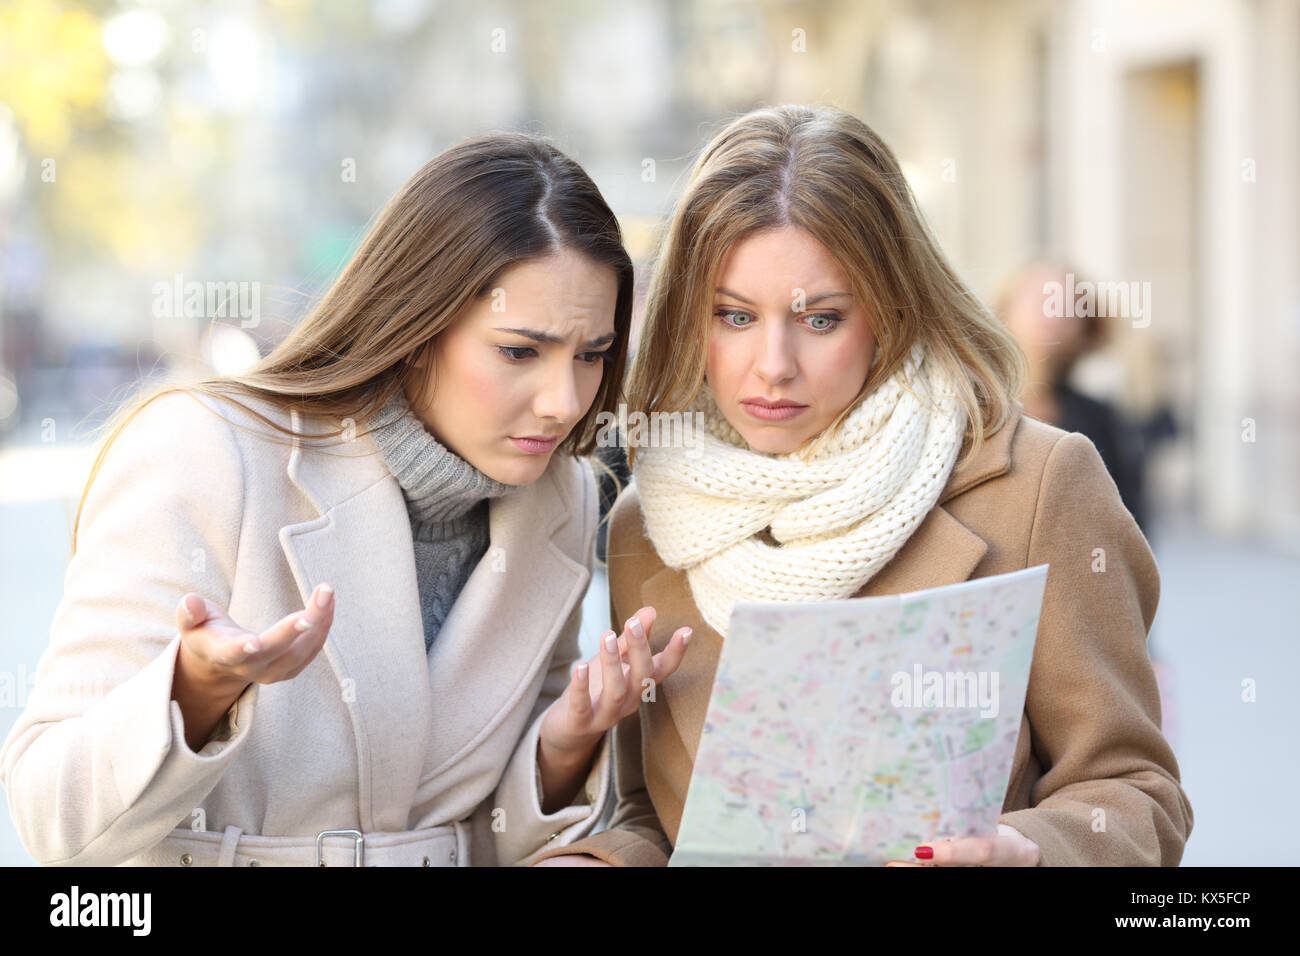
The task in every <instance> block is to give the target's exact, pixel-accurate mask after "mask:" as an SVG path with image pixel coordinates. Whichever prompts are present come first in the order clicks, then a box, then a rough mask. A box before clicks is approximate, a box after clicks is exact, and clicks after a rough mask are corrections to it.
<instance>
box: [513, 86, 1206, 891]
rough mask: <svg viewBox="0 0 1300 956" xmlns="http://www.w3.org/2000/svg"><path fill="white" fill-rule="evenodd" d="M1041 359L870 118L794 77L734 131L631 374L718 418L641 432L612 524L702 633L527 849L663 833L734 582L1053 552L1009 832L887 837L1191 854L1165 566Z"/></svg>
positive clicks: (800, 589) (644, 588)
mask: <svg viewBox="0 0 1300 956" xmlns="http://www.w3.org/2000/svg"><path fill="white" fill-rule="evenodd" d="M684 343H695V345H696V347H694V348H687V347H683V345H684ZM1023 377H1024V359H1023V355H1022V354H1021V351H1020V348H1019V346H1018V345H1017V344H1016V343H1015V341H1014V339H1012V338H1011V336H1010V335H1009V333H1008V332H1007V331H1006V330H1005V329H1004V328H1003V327H1001V325H1000V324H999V323H998V322H997V320H996V319H995V318H994V317H993V316H992V315H991V313H989V312H988V310H987V309H985V308H984V307H983V306H982V305H981V304H980V303H979V302H978V300H977V299H976V298H975V297H974V296H973V295H972V294H971V293H970V292H969V290H967V288H966V287H965V285H964V284H963V283H962V281H961V279H960V278H959V277H958V276H957V275H956V273H955V272H954V271H953V270H952V269H951V267H950V266H948V264H947V263H946V261H945V259H944V256H943V253H942V251H941V250H940V249H939V247H938V244H937V243H936V242H935V240H934V238H933V236H932V235H931V234H930V232H929V230H928V229H927V227H926V225H925V223H924V219H923V217H922V216H921V213H920V211H919V210H918V208H917V207H916V204H915V201H914V199H913V197H912V195H911V192H910V190H909V189H908V187H907V183H906V179H905V178H904V176H903V174H902V172H901V170H900V169H899V167H898V163H897V161H896V160H895V158H894V156H893V154H892V153H891V152H890V150H889V148H888V146H886V145H885V143H883V142H882V141H881V140H880V139H879V137H877V136H876V135H875V133H874V132H872V131H871V130H870V129H869V128H868V127H867V126H866V125H865V124H863V123H862V122H861V121H860V120H857V119H856V118H854V117H852V116H850V115H848V114H847V113H844V112H843V111H840V110H834V109H811V108H806V107H795V106H787V107H780V108H774V109H763V110H757V111H755V112H753V113H750V114H747V115H745V116H742V117H739V118H738V119H736V120H735V121H733V122H732V123H731V124H729V125H728V127H727V128H726V129H724V130H723V131H722V132H721V133H719V134H718V136H717V137H716V138H715V139H714V140H713V141H712V142H711V143H710V144H709V145H708V146H707V147H706V148H705V150H704V151H703V154H702V155H701V157H700V159H699V161H698V163H697V164H696V166H695V169H694V170H693V172H692V175H691V178H690V181H689V183H688V185H687V188H686V193H685V195H684V196H683V197H682V199H681V200H680V201H679V203H678V206H677V210H676V212H675V213H674V216H673V218H672V220H671V222H670V223H669V226H668V229H667V230H666V237H665V245H664V248H663V251H662V258H661V261H660V262H659V263H657V264H656V267H655V275H654V278H653V279H652V281H651V287H650V293H649V297H648V300H647V305H646V318H645V323H644V331H643V332H642V336H641V340H640V343H639V346H638V349H637V355H636V359H635V362H634V364H633V368H632V373H631V385H630V388H629V393H630V394H629V404H630V406H631V407H632V408H633V409H636V410H637V411H638V412H642V413H645V414H646V415H653V414H654V413H655V412H659V411H677V410H680V409H683V408H685V409H687V410H688V413H689V412H696V413H698V414H699V415H700V416H702V420H703V428H702V429H701V430H700V435H699V436H698V439H699V440H698V441H697V442H695V443H694V447H688V446H686V444H685V443H683V444H682V446H680V447H671V446H654V445H652V446H650V447H635V446H634V447H632V448H631V450H630V455H629V457H630V459H631V465H632V473H633V479H634V480H633V483H632V484H631V485H630V486H629V487H628V488H627V489H626V490H625V491H624V492H623V494H622V495H621V496H620V498H619V500H618V503H617V504H616V506H615V508H614V511H613V513H612V516H611V519H610V533H609V547H608V554H609V569H610V594H611V613H612V614H614V615H615V617H614V619H615V620H617V615H619V614H630V613H631V612H632V610H633V608H635V607H637V606H640V605H641V604H642V603H646V602H649V603H653V604H654V606H655V607H656V609H657V611H658V615H659V620H661V621H662V622H663V623H664V624H665V625H667V626H669V627H678V626H682V625H689V626H691V627H693V628H695V629H696V631H697V636H696V638H695V641H696V643H695V644H694V645H692V652H691V654H690V656H689V657H688V658H687V659H686V661H685V662H684V664H683V666H682V668H681V670H680V671H679V672H678V673H677V674H676V675H674V677H673V679H672V681H670V682H669V684H668V685H667V686H666V687H665V688H664V689H663V692H662V693H660V694H658V695H657V696H656V699H655V700H653V701H651V702H646V703H642V704H641V707H640V713H639V715H638V716H634V717H629V718H627V719H626V720H624V721H622V722H621V723H620V724H619V725H618V726H617V728H616V729H615V733H614V739H615V750H616V760H615V765H616V766H615V780H616V792H617V808H616V810H615V813H614V817H613V822H612V825H611V827H610V828H609V829H608V830H606V831H603V832H601V833H597V834H594V835H592V836H589V837H585V838H584V839H582V840H579V841H576V842H575V843H573V844H571V845H569V846H568V847H564V848H550V849H548V850H547V851H545V852H544V853H543V854H542V856H541V857H539V858H538V860H537V861H535V862H538V863H540V862H542V861H543V860H544V861H545V862H546V863H551V862H552V861H553V860H572V859H573V858H574V857H575V856H577V855H579V854H582V855H587V856H589V857H595V858H598V859H600V860H601V861H603V862H605V863H608V864H612V865H663V864H665V863H666V862H667V860H668V857H669V856H670V855H671V854H672V852H673V847H674V845H675V844H676V842H677V839H678V835H679V834H678V828H679V825H680V823H681V818H682V809H683V805H684V802H685V800H686V794H687V791H688V789H689V787H690V780H691V774H692V768H693V765H694V762H695V757H696V753H697V750H698V747H699V741H700V737H701V734H702V733H703V732H704V731H705V719H706V715H707V710H708V705H709V699H710V692H711V690H712V688H713V682H714V675H715V671H716V668H717V664H718V659H719V655H720V653H721V648H722V645H723V643H724V641H725V640H726V631H727V628H728V624H729V616H730V611H731V608H732V607H734V605H735V604H736V603H737V602H739V601H816V600H837V599H847V598H855V597H871V596H879V595H886V594H899V593H903V592H907V591H914V590H920V589H924V588H932V587H939V586H941V585H947V584H955V583H958V582H961V581H965V580H968V579H970V578H978V577H983V576H986V575H993V574H1001V573H1004V572H1009V571H1015V570H1019V569H1022V568H1026V567H1032V566H1036V565H1040V564H1047V565H1048V576H1047V584H1046V591H1045V594H1044V599H1043V607H1042V614H1041V616H1040V619H1039V626H1038V635H1037V641H1036V644H1035V647H1034V655H1033V662H1032V667H1031V671H1030V676H1029V684H1028V691H1027V696H1026V701H1025V709H1024V713H1023V714H1022V716H1021V721H1020V735H1019V739H1018V741H1017V746H1016V750H1015V754H1014V757H1013V761H1012V767H1011V773H1010V778H1009V782H1008V786H1007V791H1006V794H1005V798H1004V801H1003V805H1002V809H1003V813H1002V814H1001V815H1000V816H999V818H998V827H997V832H996V833H990V834H988V835H986V836H977V837H962V838H952V835H951V834H943V833H940V834H936V835H935V836H934V838H933V839H931V840H930V842H928V843H923V844H921V845H919V846H917V847H916V850H915V857H914V858H913V859H909V860H898V861H891V862H893V863H894V864H896V865H897V864H901V865H962V864H979V865H989V866H994V865H997V866H1035V865H1038V866H1060V865H1165V866H1172V865H1176V864H1177V863H1178V861H1179V859H1180V858H1181V856H1182V852H1183V846H1184V843H1185V842H1186V840H1187V836H1188V834H1189V832H1190V831H1191V827H1192V810H1191V805H1190V803H1189V801H1188V799H1187V795H1186V794H1185V793H1184V792H1183V790H1182V787H1181V786H1180V783H1179V774H1178V763H1177V761H1176V760H1175V758H1174V754H1173V751H1172V750H1171V748H1170V746H1169V744H1168V742H1167V741H1166V740H1165V738H1164V737H1163V735H1162V734H1161V732H1160V698H1159V694H1158V691H1157V688H1156V681H1155V677H1154V674H1153V672H1152V669H1151V663H1150V660H1149V659H1148V657H1147V648H1146V636H1147V631H1148V629H1149V628H1150V626H1151V622H1152V619H1153V618H1154V616H1155V612H1156V604H1157V602H1158V600H1159V595H1160V578H1159V572H1158V570H1157V568H1156V564H1155V560H1154V559H1153V557H1152V555H1151V551H1150V548H1149V547H1148V546H1147V542H1146V540H1145V539H1144V538H1143V536H1142V533H1141V531H1140V530H1139V529H1138V527H1137V525H1136V523H1135V522H1134V520H1133V518H1132V516H1131V515H1130V514H1129V512H1128V511H1127V510H1126V509H1125V508H1124V505H1123V503H1122V501H1121V500H1120V498H1119V495H1118V492H1117V491H1116V489H1115V484H1114V482H1113V481H1112V480H1111V479H1110V477H1109V476H1108V475H1107V473H1106V469H1105V467H1104V465H1103V464H1102V462H1101V458H1100V456H1099V455H1098V454H1097V450H1096V449H1095V448H1094V447H1093V445H1092V443H1091V442H1089V441H1088V439H1087V438H1085V437H1083V436H1081V435H1077V434H1069V433H1066V432H1063V431H1061V430H1060V429H1057V428H1053V427H1051V426H1049V425H1047V424H1044V423H1043V422H1040V421H1037V420H1035V419H1033V418H1031V417H1029V416H1026V415H1024V414H1023V411H1024V410H1023V407H1022V406H1021V405H1020V403H1019V402H1018V401H1017V400H1016V396H1017V395H1018V394H1019V391H1020V386H1021V383H1022V382H1023ZM782 403H784V404H785V405H786V406H787V407H786V408H785V409H781V408H780V407H779V406H780V405H781V404H782Z"/></svg>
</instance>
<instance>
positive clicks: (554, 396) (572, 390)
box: [533, 363, 586, 426]
mask: <svg viewBox="0 0 1300 956" xmlns="http://www.w3.org/2000/svg"><path fill="white" fill-rule="evenodd" d="M566 364H568V363H566ZM584 411H586V409H584V408H583V407H582V399H581V397H580V396H579V395H578V383H577V380H576V377H575V376H574V374H573V370H572V369H570V368H565V369H552V370H551V371H550V372H548V374H547V377H546V381H545V383H544V384H543V386H542V388H541V390H540V391H539V392H538V393H537V396H536V398H535V399H534V401H533V412H534V414H536V415H537V417H538V418H549V419H553V420H554V421H556V422H557V423H559V424H561V425H565V426H570V425H572V424H573V423H574V422H576V421H577V420H578V418H579V417H581V415H582V413H583V412H584Z"/></svg>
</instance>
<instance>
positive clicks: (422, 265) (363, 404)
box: [72, 133, 633, 554]
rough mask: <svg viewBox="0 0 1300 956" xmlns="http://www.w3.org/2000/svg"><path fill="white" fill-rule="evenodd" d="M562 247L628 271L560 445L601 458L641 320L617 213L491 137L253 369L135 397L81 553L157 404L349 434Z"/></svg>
mask: <svg viewBox="0 0 1300 956" xmlns="http://www.w3.org/2000/svg"><path fill="white" fill-rule="evenodd" d="M562 247H563V248H569V249H573V250H575V251H577V252H580V253H582V254H584V255H585V256H587V257H588V258H590V259H591V260H592V261H594V262H596V263H598V264H601V265H607V266H609V267H611V268H612V269H613V270H614V271H615V273H616V275H617V277H618V296H617V299H616V305H615V310H614V328H615V339H614V343H613V345H612V346H611V347H610V360H609V363H608V364H607V365H606V366H605V375H604V378H603V379H602V381H601V383H600V389H599V390H598V391H597V393H596V397H595V399H594V401H593V402H592V406H591V408H590V409H589V410H588V412H587V414H586V416H584V417H583V419H582V420H581V421H579V422H578V423H577V424H576V425H575V426H574V428H573V429H572V431H571V432H570V433H569V435H568V436H566V438H565V440H564V441H563V442H562V443H561V444H560V445H559V446H558V447H557V449H556V453H557V454H558V453H560V452H561V451H563V452H564V453H567V454H572V455H575V456H586V455H590V454H591V451H592V450H593V449H594V447H595V444H596V435H597V417H598V416H599V415H600V413H601V412H613V411H614V410H615V408H616V403H617V402H618V400H619V397H620V390H621V386H622V382H623V373H624V366H625V363H626V358H627V342H628V337H629V335H630V332H631V324H632V301H633V276H632V261H631V259H630V258H629V257H628V254H627V252H626V251H625V250H624V248H623V243H622V234H621V232H620V229H619V225H618V221H617V219H616V218H615V217H614V213H613V212H612V211H611V210H610V208H609V206H608V205H607V204H606V203H605V201H604V199H603V198H602V197H601V195H600V191H599V190H598V189H597V188H596V185H595V184H594V183H593V182H592V181H591V178H590V177H589V176H588V175H587V174H586V173H585V172H584V171H583V170H582V168H581V167H580V166H578V164H577V163H575V162H574V161H573V160H572V159H570V158H569V157H567V156H565V155H564V154H563V153H561V152H560V151H559V150H558V149H556V148H555V147H554V146H552V145H551V144H550V143H548V142H546V141H545V140H542V139H539V138H537V137H533V136H528V135H525V134H522V133H493V134H488V135H485V136H479V137H475V138H473V139H469V140H466V141H464V142H462V143H460V144H458V145H456V146H453V147H451V148H450V149H448V150H446V151H444V152H442V153H440V154H439V155H438V156H436V157H435V158H434V159H432V160H431V161H430V162H428V163H427V164H426V165H425V166H424V167H423V168H421V169H420V170H419V171H418V172H416V174H415V175H414V176H412V177H411V178H410V180H408V181H407V183H406V184H405V185H404V186H402V188H401V189H400V190H398V192H397V194H396V195H395V196H393V198H392V199H391V200H389V202H388V203H387V204H386V205H385V206H384V208H383V209H382V210H380V212H379V213H378V214H377V215H376V217H375V218H374V220H373V222H372V224H371V225H370V227H369V229H368V230H367V232H366V235H365V237H364V238H363V239H362V241H361V245H360V247H359V248H358V249H357V251H356V254H355V255H353V257H352V258H351V260H350V261H349V262H348V263H347V265H346V266H345V267H344V269H343V271H342V272H341V273H340V274H339V276H338V277H337V279H336V280H335V281H334V282H333V284H332V285H331V286H330V288H329V289H328V291H327V292H326V293H325V294H324V295H323V296H322V297H321V299H320V301H319V302H318V303H317V304H316V305H315V307H314V308H312V310H311V311H310V312H309V313H308V314H307V316H306V317H305V318H303V319H302V321H301V322H299V323H298V324H297V325H296V326H295V327H294V329H293V330H292V331H291V332H290V333H289V335H288V336H287V337H286V338H285V340H284V341H283V342H282V343H281V344H280V345H278V346H277V347H276V348H275V349H274V350H273V351H272V352H271V353H270V354H269V355H267V356H266V357H265V358H263V359H262V360H261V361H259V362H258V363H257V364H256V365H254V366H253V367H252V368H251V369H249V370H248V371H246V372H243V373H241V374H237V375H225V376H217V377H210V378H204V379H201V380H198V381H194V382H190V383H186V384H179V385H178V384H170V385H166V386H161V387H158V386H155V387H153V388H152V389H149V390H147V392H146V393H144V394H140V395H137V396H136V397H135V398H133V399H131V400H129V401H127V402H124V403H123V404H122V405H121V406H120V407H119V408H118V409H117V410H116V411H115V412H114V413H113V415H112V416H111V417H110V418H109V419H108V421H107V422H106V423H105V424H104V426H103V428H102V432H103V433H106V435H107V437H106V438H105V439H104V440H103V444H102V445H101V447H100V449H99V452H98V454H97V456H96V458H95V461H94V464H93V466H92V467H91V471H90V476H89V478H88V479H87V480H86V484H85V488H84V489H83V491H82V494H81V499H80V502H79V503H78V505H77V516H76V521H75V523H74V524H73V529H72V550H73V553H74V554H75V553H76V547H77V529H78V527H79V526H80V523H81V511H82V508H83V507H84V505H85V502H86V495H87V494H88V493H89V491H90V486H91V484H92V483H93V482H94V480H95V476H96V475H97V474H98V473H99V469H100V466H101V465H102V464H103V461H104V458H105V456H106V455H107V453H108V450H109V448H110V447H111V446H112V443H113V441H114V440H115V439H116V438H117V436H118V435H119V434H120V433H121V431H122V429H123V428H125V427H126V425H127V424H128V423H129V422H130V421H131V419H133V418H134V417H135V416H136V415H137V414H138V413H139V412H140V411H141V410H142V409H143V408H145V407H146V406H147V405H148V404H149V403H150V402H152V401H154V400H156V399H158V398H160V397H162V396H163V395H166V394H169V393H172V392H178V391H188V392H193V393H201V394H205V395H209V396H211V397H215V398H220V399H223V400H225V401H231V402H234V403H235V404H237V405H239V406H240V407H242V408H244V409H245V410H246V411H247V412H249V413H250V414H251V415H253V416H255V417H256V418H257V419H260V420H261V421H262V422H264V423H265V424H267V425H269V426H271V428H272V429H273V430H274V431H273V432H272V433H271V434H270V435H265V434H264V433H263V432H262V431H259V432H258V434H259V435H263V437H268V438H271V439H273V440H278V441H280V442H284V443H288V442H290V441H293V440H306V441H317V440H321V439H332V438H341V437H342V436H344V435H345V433H346V432H347V431H348V429H349V427H350V425H349V423H348V420H351V421H353V422H355V421H358V420H360V419H363V418H369V416H370V415H371V414H372V413H374V412H377V411H378V410H379V409H380V408H382V407H383V405H384V403H385V402H387V401H388V399H389V398H391V397H393V396H395V395H396V394H397V393H398V392H399V391H403V390H404V389H405V388H406V385H407V383H408V382H415V383H416V386H417V388H418V387H419V385H421V384H423V383H424V380H425V378H424V377H425V375H426V374H427V373H426V371H425V370H424V369H422V368H417V367H416V366H415V365H414V362H415V360H416V358H417V357H418V356H419V355H420V354H421V353H422V352H423V350H425V349H427V348H429V347H430V346H432V345H433V343H434V342H435V340H436V339H437V337H438V335H439V334H440V333H442V332H443V331H444V330H445V329H447V328H448V327H449V326H451V325H452V323H453V322H454V321H455V320H456V318H457V317H458V315H459V314H460V312H461V311H462V310H463V309H464V308H465V307H466V306H468V305H470V304H471V303H473V302H474V301H476V300H481V299H483V298H484V297H486V296H489V295H491V292H492V289H493V288H494V287H495V286H496V285H497V283H498V280H499V277H500V275H501V273H503V272H504V271H505V270H506V269H507V268H509V267H510V266H512V265H515V264H516V263H519V262H522V261H525V260H528V259H536V258H542V257H545V256H548V255H551V254H553V253H556V252H558V251H560V249H561V248H562ZM241 398H242V399H262V400H266V401H270V402H272V403H274V404H275V405H278V406H279V407H280V408H282V409H284V410H285V411H289V410H296V411H298V412H299V413H300V414H303V415H318V416H326V417H330V418H336V419H338V420H339V421H340V425H339V427H338V428H336V429H334V430H332V431H324V432H315V433H299V432H295V431H294V430H293V429H291V428H288V427H285V426H284V425H282V424H280V423H279V422H276V421H273V420H271V419H269V418H267V417H266V416H265V415H263V414H261V413H260V412H259V411H257V410H256V409H255V408H250V407H249V406H248V405H246V404H245V403H244V401H241ZM230 424H232V425H235V426H236V427H242V426H240V425H239V423H238V422H237V421H231V422H230ZM373 427H376V428H377V427H380V424H379V423H376V424H375V425H374V426H373ZM367 431H369V429H368V430H367ZM276 432H278V433H280V434H279V435H276V434H275V433H276ZM365 433H366V432H362V434H365Z"/></svg>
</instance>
